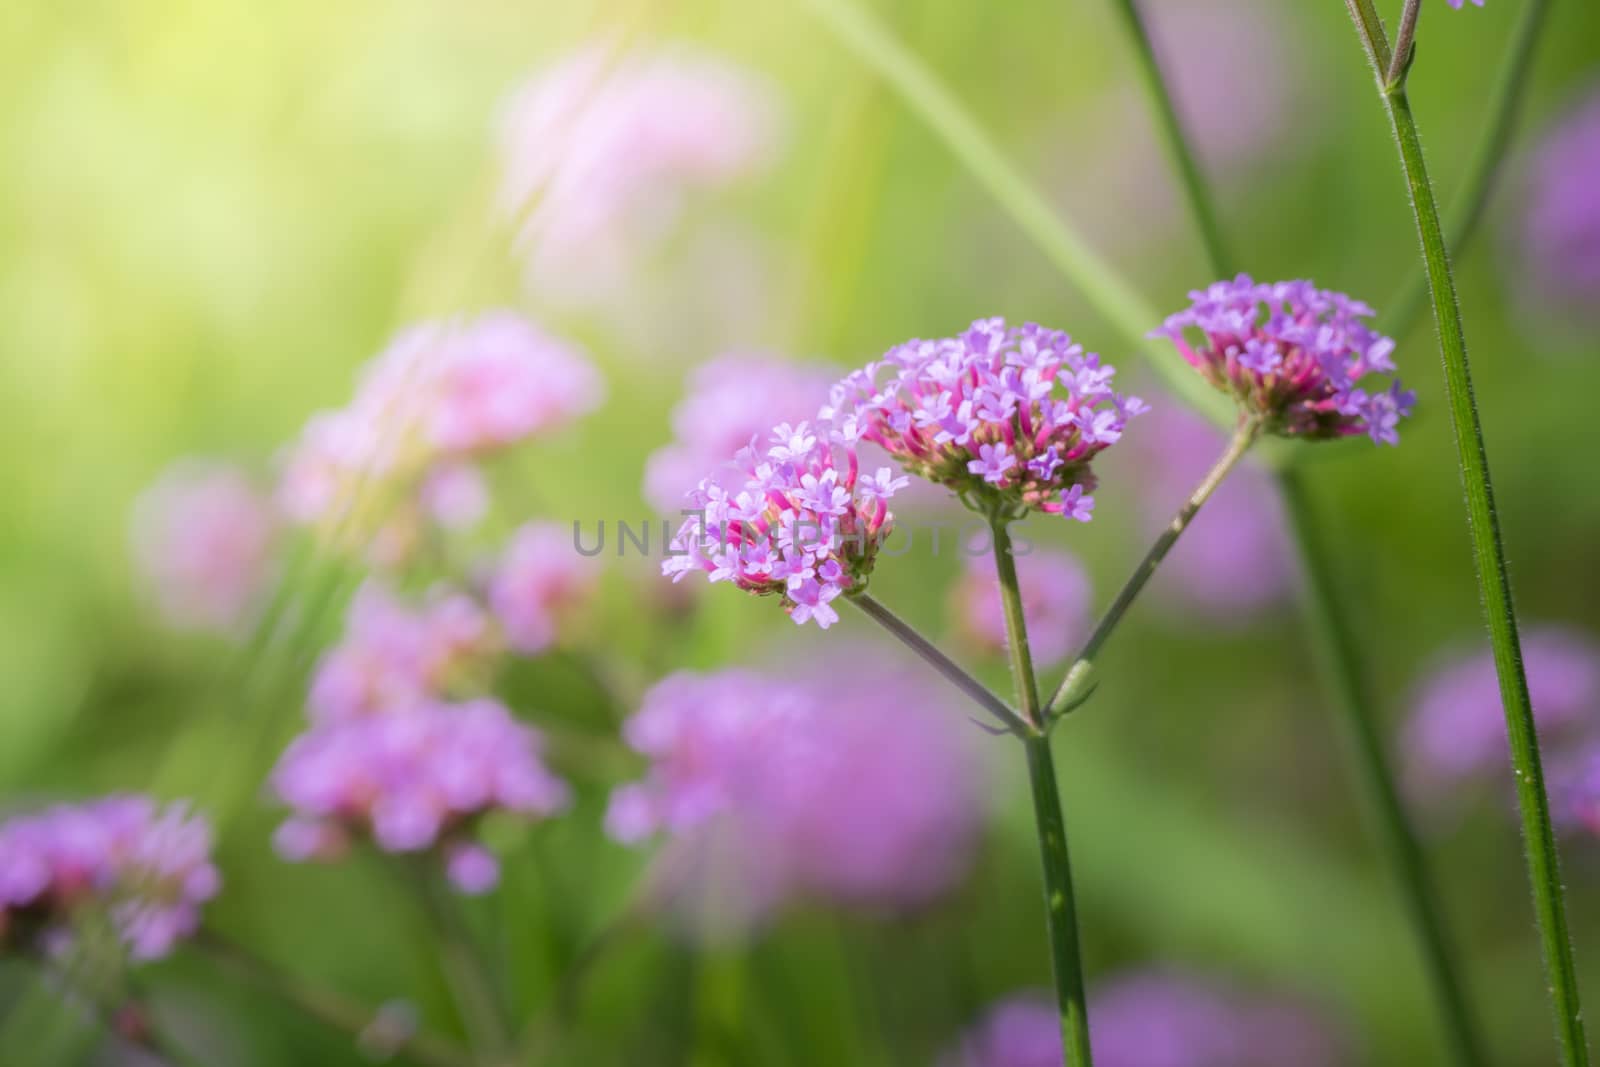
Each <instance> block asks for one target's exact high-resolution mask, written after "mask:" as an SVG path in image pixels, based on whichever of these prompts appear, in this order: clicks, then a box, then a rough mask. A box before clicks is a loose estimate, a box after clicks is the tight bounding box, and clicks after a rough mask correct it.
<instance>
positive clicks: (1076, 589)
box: [951, 549, 1092, 666]
mask: <svg viewBox="0 0 1600 1067" xmlns="http://www.w3.org/2000/svg"><path fill="white" fill-rule="evenodd" d="M1016 565H1017V577H1018V578H1019V579H1020V582H1021V586H1022V613H1023V618H1024V619H1025V620H1026V622H1027V624H1028V647H1029V650H1030V651H1031V652H1032V654H1033V659H1034V661H1035V662H1036V663H1038V664H1040V665H1041V666H1043V665H1048V664H1051V663H1055V662H1057V661H1059V660H1062V659H1064V658H1066V657H1067V656H1068V655H1070V654H1071V653H1072V652H1073V651H1074V650H1075V649H1076V648H1077V646H1078V645H1079V644H1080V643H1081V642H1082V641H1083V639H1084V638H1085V637H1086V636H1087V635H1088V625H1089V606H1090V596H1091V593H1092V587H1091V585H1090V583H1089V575H1088V574H1087V573H1086V572H1085V571H1084V569H1083V565H1082V564H1081V563H1079V562H1078V560H1077V557H1075V556H1072V555H1070V554H1069V553H1066V552H1059V551H1053V550H1050V549H1035V550H1033V551H1031V552H1028V553H1026V554H1019V555H1017V557H1016ZM951 608H952V613H953V614H954V616H955V618H956V622H957V625H959V626H960V628H961V630H962V632H963V633H964V634H965V635H966V636H967V637H968V638H969V639H970V640H971V641H972V642H973V643H974V644H976V645H977V646H978V647H980V648H982V649H984V650H986V651H988V652H991V653H1003V652H1004V651H1005V649H1006V620H1005V611H1004V604H1003V602H1002V600H1001V596H1000V580H999V578H998V576H997V575H996V574H995V569H994V561H993V560H990V559H987V558H971V557H969V558H968V559H967V564H966V573H965V574H964V575H963V576H962V577H961V580H960V581H959V582H958V583H957V585H956V587H955V589H954V590H953V591H952V595H951Z"/></svg>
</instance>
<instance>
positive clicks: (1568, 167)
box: [1522, 88, 1600, 320]
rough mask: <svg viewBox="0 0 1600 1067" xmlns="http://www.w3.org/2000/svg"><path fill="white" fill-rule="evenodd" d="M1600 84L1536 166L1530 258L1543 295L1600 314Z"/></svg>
mask: <svg viewBox="0 0 1600 1067" xmlns="http://www.w3.org/2000/svg"><path fill="white" fill-rule="evenodd" d="M1596 174H1600V88H1591V89H1589V90H1588V92H1587V94H1586V95H1585V96H1584V97H1583V98H1582V99H1581V100H1580V101H1579V102H1578V103H1577V104H1576V106H1574V107H1573V108H1571V109H1570V110H1569V111H1568V112H1567V113H1566V114H1564V115H1563V116H1561V118H1560V119H1558V120H1557V121H1556V122H1555V124H1554V125H1553V126H1552V127H1551V128H1550V129H1549V130H1548V131H1547V132H1546V133H1545V135H1544V137H1543V139H1542V140H1541V141H1540V143H1539V147H1538V148H1537V150H1536V151H1535V153H1534V156H1533V161H1532V166H1531V168H1530V173H1529V178H1528V187H1527V194H1526V195H1527V204H1526V208H1525V213H1524V217H1523V224H1522V250H1523V261H1524V263H1525V264H1526V265H1527V267H1528V268H1529V270H1528V272H1527V273H1528V275H1529V276H1530V279H1531V282H1532V285H1531V288H1532V289H1534V290H1535V292H1536V293H1537V295H1538V296H1539V297H1540V298H1541V299H1543V300H1545V301H1546V302H1551V303H1558V304H1560V305H1562V306H1563V307H1565V308H1570V309H1572V310H1574V311H1576V312H1578V313H1580V314H1583V315H1585V316H1586V317H1587V318H1588V319H1591V320H1592V319H1595V318H1597V317H1600V313H1597V311H1596V309H1597V308H1600V187H1597V186H1600V182H1597V181H1596V177H1595V175H1596Z"/></svg>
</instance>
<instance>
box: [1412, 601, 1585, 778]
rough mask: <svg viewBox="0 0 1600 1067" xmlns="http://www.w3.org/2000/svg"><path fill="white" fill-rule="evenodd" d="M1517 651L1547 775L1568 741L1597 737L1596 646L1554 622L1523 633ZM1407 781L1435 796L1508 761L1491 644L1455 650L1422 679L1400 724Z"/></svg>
mask: <svg viewBox="0 0 1600 1067" xmlns="http://www.w3.org/2000/svg"><path fill="white" fill-rule="evenodd" d="M1522 659H1523V664H1524V666H1525V668H1526V670H1527V673H1528V687H1529V690H1530V692H1531V695H1532V697H1533V711H1534V718H1535V721H1536V722H1537V724H1538V727H1539V738H1540V741H1541V743H1542V745H1543V747H1544V749H1545V758H1546V760H1547V762H1549V763H1550V764H1551V765H1552V769H1553V773H1552V776H1551V777H1552V779H1553V780H1555V779H1557V778H1560V777H1565V775H1564V774H1561V773H1560V772H1561V766H1562V764H1563V763H1565V762H1567V760H1568V759H1569V757H1570V754H1571V753H1572V751H1573V749H1574V746H1575V745H1576V744H1579V743H1581V742H1582V741H1584V740H1586V739H1595V738H1600V646H1597V645H1596V643H1595V641H1594V640H1593V639H1592V638H1590V637H1589V636H1588V635H1586V634H1582V633H1579V632H1577V631H1574V630H1570V629H1566V628H1563V627H1556V626H1544V627H1538V628H1530V629H1527V630H1524V631H1523V634H1522ZM1404 750H1405V752H1406V754H1407V762H1408V770H1409V773H1408V778H1409V779H1410V785H1411V786H1412V787H1413V788H1414V789H1415V790H1416V791H1417V792H1418V793H1419V794H1421V795H1423V796H1438V795H1440V794H1442V793H1444V792H1446V791H1448V790H1449V789H1450V788H1451V787H1453V786H1457V785H1460V784H1462V783H1463V782H1465V781H1468V780H1471V779H1478V778H1483V777H1486V776H1490V775H1493V774H1495V773H1496V772H1503V771H1504V770H1505V769H1506V768H1507V767H1508V766H1509V763H1508V755H1507V744H1506V727H1505V716H1504V714H1503V712H1502V710H1501V704H1500V686H1499V682H1498V679H1497V677H1496V674H1495V669H1494V657H1493V655H1492V653H1491V652H1489V650H1487V649H1484V650H1483V651H1481V652H1477V653H1473V654H1470V655H1466V656H1458V657H1456V658H1453V659H1451V660H1448V661H1446V662H1445V663H1444V664H1442V665H1441V666H1440V667H1438V668H1437V669H1436V670H1435V671H1434V672H1433V673H1432V674H1431V675H1430V677H1429V678H1428V679H1427V680H1426V682H1424V684H1423V686H1422V688H1421V690H1420V692H1419V694H1418V696H1417V699H1416V701H1415V704H1414V710H1413V712H1412V716H1411V721H1410V722H1409V723H1408V724H1407V725H1406V728H1405V736H1404Z"/></svg>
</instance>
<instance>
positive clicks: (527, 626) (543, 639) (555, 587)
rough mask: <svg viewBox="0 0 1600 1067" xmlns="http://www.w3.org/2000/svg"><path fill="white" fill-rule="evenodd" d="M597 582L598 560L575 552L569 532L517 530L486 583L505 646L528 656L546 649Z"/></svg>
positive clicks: (538, 527)
mask: <svg viewBox="0 0 1600 1067" xmlns="http://www.w3.org/2000/svg"><path fill="white" fill-rule="evenodd" d="M599 576H600V562H599V560H597V559H595V558H594V557H591V556H584V555H581V554H580V553H579V552H578V551H577V549H576V548H575V547H574V546H573V542H572V533H571V531H570V530H568V529H566V528H564V527H562V526H560V525H558V524H556V523H553V522H530V523H526V524H524V525H523V526H521V527H519V528H518V529H517V531H516V533H514V534H513V535H512V536H511V540H510V542H509V543H508V544H507V545H506V548H505V551H504V552H503V553H502V554H501V557H500V560H499V562H498V563H497V564H496V565H495V568H494V572H493V574H491V575H490V578H489V605H490V607H491V608H492V609H493V611H494V614H495V618H497V619H498V620H499V622H500V626H501V629H502V631H503V632H504V634H505V638H506V643H507V644H508V645H510V646H511V647H512V648H513V649H515V650H516V651H518V652H521V653H523V654H524V655H530V656H531V655H536V654H537V653H540V652H543V651H544V650H545V649H547V648H549V647H550V646H551V645H553V644H554V643H555V641H556V636H557V631H558V629H559V627H560V624H561V622H562V621H563V620H564V619H566V618H567V617H568V616H569V615H570V614H571V613H572V612H573V611H574V610H575V609H576V608H578V607H579V606H581V605H582V604H583V603H584V602H586V601H587V600H589V598H590V597H591V596H592V595H593V593H594V589H595V584H596V582H597V581H598V580H599Z"/></svg>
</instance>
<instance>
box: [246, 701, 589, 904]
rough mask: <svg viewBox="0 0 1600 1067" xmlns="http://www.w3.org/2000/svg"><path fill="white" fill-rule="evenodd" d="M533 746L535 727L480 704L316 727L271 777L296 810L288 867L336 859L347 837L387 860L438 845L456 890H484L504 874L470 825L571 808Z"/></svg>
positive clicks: (281, 843) (285, 850)
mask: <svg viewBox="0 0 1600 1067" xmlns="http://www.w3.org/2000/svg"><path fill="white" fill-rule="evenodd" d="M539 749H540V739H539V735H538V733H537V732H536V731H535V730H534V729H533V728H532V727H529V726H526V725H524V724H522V723H519V722H518V721H517V720H516V719H514V718H513V717H512V716H511V713H510V712H508V711H507V710H506V709H505V708H504V707H503V706H502V705H500V704H499V703H497V702H495V701H493V700H487V699H481V700H472V701H468V702H466V703H462V704H454V705H452V704H443V703H432V704H422V705H416V706H412V707H410V708H407V709H405V710H394V711H391V712H389V713H387V714H381V715H367V716H361V717H357V718H350V719H344V720H340V721H335V722H329V723H325V724H323V725H319V726H316V727H313V728H312V729H311V730H309V731H307V732H306V733H304V734H302V735H300V736H299V737H298V738H296V739H295V740H294V742H292V743H291V744H290V746H289V748H288V750H287V751H285V752H284V754H283V756H282V757H281V758H280V759H279V761H278V765H277V767H276V768H275V769H274V770H273V772H272V786H273V788H274V790H275V791H276V792H277V794H278V796H279V798H281V799H282V800H283V802H284V803H285V804H287V805H288V806H289V807H290V808H291V809H292V811H293V815H292V816H291V817H290V818H289V820H288V821H287V822H285V823H284V824H283V825H281V826H280V827H279V828H278V831H277V834H276V836H275V838H274V843H275V844H276V846H277V849H278V852H279V854H280V855H282V856H283V857H284V858H286V859H289V860H294V861H302V860H307V859H323V858H335V857H337V856H339V855H341V854H342V852H343V850H344V849H345V847H346V846H347V845H348V843H349V841H350V839H351V838H352V837H365V836H370V837H371V839H372V840H373V841H374V842H375V843H376V844H377V845H378V847H379V848H381V849H383V850H384V851H386V852H420V851H424V850H429V849H436V848H437V849H440V850H442V855H443V858H444V861H445V863H446V866H447V870H448V873H449V875H450V877H451V878H452V879H453V880H454V881H455V883H456V885H457V887H458V888H460V889H461V890H462V891H463V892H467V893H481V892H484V891H486V890H488V889H490V888H492V887H493V886H494V884H495V883H496V881H497V880H498V875H499V868H498V864H497V863H496V861H495V859H494V856H493V855H492V854H490V853H489V852H488V851H487V850H486V849H484V848H483V847H482V846H481V845H479V844H478V843H477V842H476V839H475V838H474V836H473V832H474V824H475V822H476V821H477V819H478V818H479V817H480V816H482V815H483V814H484V813H486V812H490V811H506V812H511V813H514V814H518V815H524V816H547V815H552V814H554V813H556V812H559V811H561V810H563V809H564V808H565V807H566V805H567V803H568V799H569V793H568V789H567V786H566V784H565V783H563V782H562V781H560V780H559V779H557V778H555V777H554V776H553V775H551V774H550V772H549V771H548V770H546V769H545V767H544V764H543V763H542V762H541V761H540V758H539Z"/></svg>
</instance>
